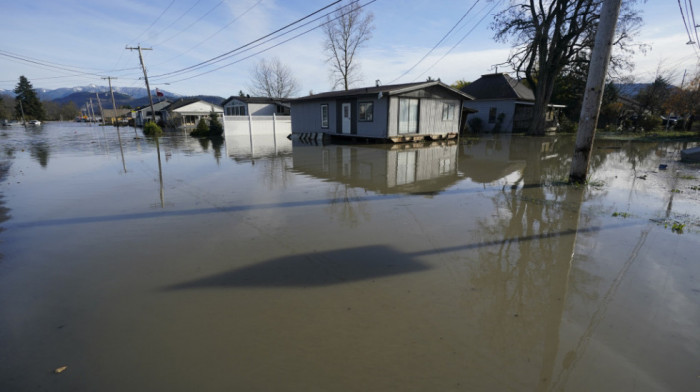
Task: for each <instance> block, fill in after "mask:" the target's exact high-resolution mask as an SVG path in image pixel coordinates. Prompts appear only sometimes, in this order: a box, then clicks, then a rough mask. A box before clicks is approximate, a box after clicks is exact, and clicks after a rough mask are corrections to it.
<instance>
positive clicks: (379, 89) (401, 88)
mask: <svg viewBox="0 0 700 392" xmlns="http://www.w3.org/2000/svg"><path fill="white" fill-rule="evenodd" d="M432 86H440V87H442V88H445V89H447V90H449V91H450V92H452V93H454V94H457V95H460V96H462V97H464V98H466V99H469V100H472V99H474V97H473V96H471V95H469V94H467V93H465V92H463V91H459V90H457V89H455V88H453V87H450V86H448V85H446V84H445V83H442V82H440V81H433V82H418V83H404V84H390V85H385V86H373V87H362V88H355V89H350V90H338V91H328V92H325V93H319V94H313V95H309V96H306V97H301V98H295V99H292V100H291V101H292V102H300V101H312V100H317V99H329V98H340V97H355V96H362V95H374V94H379V93H382V95H395V94H403V93H407V92H410V91H415V90H421V89H424V88H428V87H432Z"/></svg>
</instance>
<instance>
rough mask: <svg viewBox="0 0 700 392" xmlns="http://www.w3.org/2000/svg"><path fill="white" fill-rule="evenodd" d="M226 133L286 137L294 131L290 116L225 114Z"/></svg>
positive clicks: (227, 134)
mask: <svg viewBox="0 0 700 392" xmlns="http://www.w3.org/2000/svg"><path fill="white" fill-rule="evenodd" d="M223 122H224V135H225V137H229V136H232V137H234V136H248V135H250V134H251V132H252V134H253V135H272V134H275V135H277V136H284V137H286V136H287V135H289V134H290V133H292V120H291V118H290V117H289V116H224V121H223Z"/></svg>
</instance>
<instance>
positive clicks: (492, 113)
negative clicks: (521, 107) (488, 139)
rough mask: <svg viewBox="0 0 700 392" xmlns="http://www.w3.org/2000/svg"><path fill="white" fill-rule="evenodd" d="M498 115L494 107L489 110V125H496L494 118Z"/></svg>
mask: <svg viewBox="0 0 700 392" xmlns="http://www.w3.org/2000/svg"><path fill="white" fill-rule="evenodd" d="M497 115H498V109H497V108H496V107H490V108H489V124H495V123H496V116H497Z"/></svg>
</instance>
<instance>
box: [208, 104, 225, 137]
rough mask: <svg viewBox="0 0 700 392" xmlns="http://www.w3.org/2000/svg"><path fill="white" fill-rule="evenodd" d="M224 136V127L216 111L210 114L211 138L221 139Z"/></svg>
mask: <svg viewBox="0 0 700 392" xmlns="http://www.w3.org/2000/svg"><path fill="white" fill-rule="evenodd" d="M223 134H224V126H223V125H221V123H220V122H219V116H218V115H217V114H216V112H215V111H213V110H212V111H211V113H210V114H209V136H212V137H220V136H221V135H223Z"/></svg>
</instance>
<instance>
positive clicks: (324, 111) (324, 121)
mask: <svg viewBox="0 0 700 392" xmlns="http://www.w3.org/2000/svg"><path fill="white" fill-rule="evenodd" d="M321 128H328V104H327V103H324V104H322V105H321Z"/></svg>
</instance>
